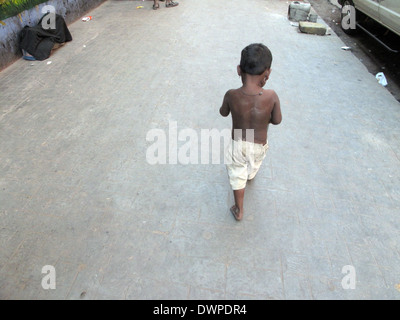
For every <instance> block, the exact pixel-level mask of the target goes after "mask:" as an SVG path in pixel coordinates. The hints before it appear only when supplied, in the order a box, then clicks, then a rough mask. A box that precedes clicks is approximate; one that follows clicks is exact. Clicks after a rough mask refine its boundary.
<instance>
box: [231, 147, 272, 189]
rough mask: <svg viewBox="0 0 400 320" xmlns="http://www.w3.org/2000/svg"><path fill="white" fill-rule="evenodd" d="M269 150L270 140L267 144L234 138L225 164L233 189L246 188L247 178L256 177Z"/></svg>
mask: <svg viewBox="0 0 400 320" xmlns="http://www.w3.org/2000/svg"><path fill="white" fill-rule="evenodd" d="M267 150H268V141H267V143H266V144H265V145H262V144H260V143H253V142H248V141H243V140H239V141H235V140H232V141H231V143H229V145H228V147H227V149H226V153H225V164H226V168H227V170H228V175H229V182H230V184H231V187H232V189H233V190H240V189H244V188H245V187H246V182H247V180H251V179H253V178H254V177H255V175H256V174H257V172H258V170H259V169H260V166H261V163H262V162H263V160H264V158H265V156H266V154H267Z"/></svg>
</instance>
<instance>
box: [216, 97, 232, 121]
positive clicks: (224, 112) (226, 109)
mask: <svg viewBox="0 0 400 320" xmlns="http://www.w3.org/2000/svg"><path fill="white" fill-rule="evenodd" d="M230 111H231V109H230V107H229V91H228V92H227V93H225V96H224V101H223V102H222V106H221V108H219V113H220V114H221V116H223V117H227V116H228V115H229V113H230Z"/></svg>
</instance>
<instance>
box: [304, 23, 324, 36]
mask: <svg viewBox="0 0 400 320" xmlns="http://www.w3.org/2000/svg"><path fill="white" fill-rule="evenodd" d="M299 29H300V31H301V32H303V33H309V34H317V35H320V36H324V35H325V34H326V26H325V25H323V24H322V23H317V22H309V21H300V22H299Z"/></svg>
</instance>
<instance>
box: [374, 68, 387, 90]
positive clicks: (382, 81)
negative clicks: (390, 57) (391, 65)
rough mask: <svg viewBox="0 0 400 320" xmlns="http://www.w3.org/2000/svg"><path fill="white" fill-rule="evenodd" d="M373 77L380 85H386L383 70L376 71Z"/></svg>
mask: <svg viewBox="0 0 400 320" xmlns="http://www.w3.org/2000/svg"><path fill="white" fill-rule="evenodd" d="M375 77H376V80H378V83H379V84H381V85H382V86H384V87H386V86H387V85H388V83H387V80H386V77H385V75H384V73H383V72H378V73H377V74H376V76H375Z"/></svg>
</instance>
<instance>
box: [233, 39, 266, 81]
mask: <svg viewBox="0 0 400 320" xmlns="http://www.w3.org/2000/svg"><path fill="white" fill-rule="evenodd" d="M271 63H272V54H271V51H270V50H269V49H268V48H267V47H266V46H265V45H263V44H262V43H253V44H250V45H248V46H247V47H246V48H244V49H243V50H242V56H241V59H240V66H239V67H240V71H241V73H246V74H249V75H261V74H263V73H264V72H265V71H266V70H269V69H271Z"/></svg>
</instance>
